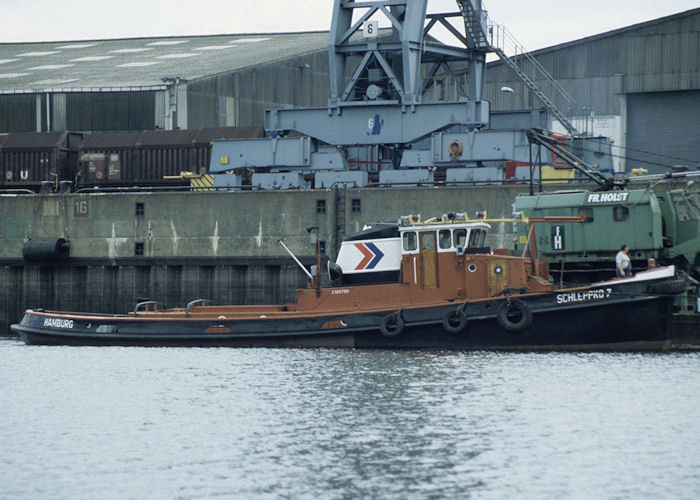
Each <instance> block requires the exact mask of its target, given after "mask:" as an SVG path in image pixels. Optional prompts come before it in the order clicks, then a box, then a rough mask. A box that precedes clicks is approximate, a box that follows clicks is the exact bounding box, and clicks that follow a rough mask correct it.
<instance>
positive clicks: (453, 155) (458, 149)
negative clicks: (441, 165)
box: [448, 141, 463, 163]
mask: <svg viewBox="0 0 700 500" xmlns="http://www.w3.org/2000/svg"><path fill="white" fill-rule="evenodd" d="M448 149H449V150H450V160H452V163H456V162H457V157H458V156H459V155H461V154H462V151H463V148H462V143H461V142H459V141H452V142H451V143H450V146H449V148H448Z"/></svg>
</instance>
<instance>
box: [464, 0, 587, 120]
mask: <svg viewBox="0 0 700 500" xmlns="http://www.w3.org/2000/svg"><path fill="white" fill-rule="evenodd" d="M457 5H458V6H459V10H460V11H461V13H462V16H463V17H464V27H465V32H466V38H467V45H468V46H469V47H470V48H472V49H475V50H483V51H485V52H495V53H496V54H497V55H498V57H499V58H500V59H501V61H503V63H504V64H505V65H506V66H508V67H509V68H510V69H511V70H512V71H513V72H514V73H515V75H516V76H517V77H518V79H519V80H520V81H521V82H522V83H523V84H524V85H525V86H526V87H527V88H528V89H530V91H531V92H532V93H533V94H534V95H535V96H536V97H537V99H539V101H540V102H541V103H542V104H543V105H544V107H545V108H546V109H547V110H548V111H549V112H551V113H552V115H553V116H554V117H555V118H556V119H557V120H558V121H559V122H560V123H561V124H562V125H563V126H564V128H566V130H567V131H568V132H569V133H570V134H573V133H576V127H574V125H573V124H572V123H571V121H570V120H569V118H567V116H566V115H565V114H564V113H563V112H562V111H560V110H559V108H557V106H556V105H555V104H554V102H553V100H552V99H550V98H549V97H547V95H546V94H545V93H544V92H543V91H542V90H541V89H540V88H539V87H538V86H537V85H536V84H535V81H534V79H533V78H531V77H529V76H528V75H527V74H526V73H525V71H524V70H523V68H522V67H521V65H519V64H518V63H519V62H520V63H521V64H523V63H525V62H527V63H529V64H530V65H531V66H532V67H533V68H534V69H535V70H536V73H537V77H538V78H539V80H540V81H541V82H543V83H546V84H548V85H549V86H550V87H551V88H552V89H553V91H554V93H555V94H557V95H558V96H559V100H560V101H562V102H563V103H564V104H565V105H566V106H567V107H568V108H569V110H570V112H571V114H574V113H577V112H578V111H580V107H579V105H578V103H577V102H576V100H575V99H574V98H573V97H571V95H570V94H569V93H568V92H567V91H566V90H565V89H564V88H563V87H562V86H561V85H560V84H559V83H558V82H557V81H556V80H555V79H554V77H552V75H551V74H550V73H549V72H548V71H547V70H546V69H545V68H544V67H543V66H542V65H541V64H540V63H539V62H538V61H537V59H535V58H534V57H533V56H532V55H531V54H530V53H529V52H527V51H525V48H524V47H523V46H522V45H521V44H520V43H519V42H518V41H517V40H516V39H515V37H514V36H513V35H512V34H511V33H509V32H508V30H506V29H505V27H504V26H502V25H498V24H494V23H489V21H488V18H487V14H486V11H485V10H483V9H482V8H481V1H480V0H457ZM507 45H510V46H513V48H514V51H513V52H514V57H510V56H509V55H508V54H507V52H506V46H507Z"/></svg>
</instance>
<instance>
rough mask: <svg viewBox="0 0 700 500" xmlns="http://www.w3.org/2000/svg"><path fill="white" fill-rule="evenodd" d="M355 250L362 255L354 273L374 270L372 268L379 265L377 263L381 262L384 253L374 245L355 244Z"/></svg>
mask: <svg viewBox="0 0 700 500" xmlns="http://www.w3.org/2000/svg"><path fill="white" fill-rule="evenodd" d="M355 248H357V249H358V250H359V251H360V252H361V253H362V255H363V257H362V260H361V261H360V263H359V264H358V265H357V267H356V268H355V271H360V270H362V269H374V267H375V266H376V265H377V264H379V261H380V260H382V257H384V253H383V252H382V251H381V250H379V249H378V248H377V246H376V245H375V244H374V243H355Z"/></svg>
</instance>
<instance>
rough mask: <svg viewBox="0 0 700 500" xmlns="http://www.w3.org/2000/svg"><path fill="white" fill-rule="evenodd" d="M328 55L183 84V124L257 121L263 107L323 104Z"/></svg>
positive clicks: (305, 57) (235, 123) (216, 124)
mask: <svg viewBox="0 0 700 500" xmlns="http://www.w3.org/2000/svg"><path fill="white" fill-rule="evenodd" d="M328 79H329V76H328V55H327V54H326V52H317V53H315V54H309V55H307V56H303V57H295V58H291V59H285V60H282V61H277V62H275V63H270V64H265V65H261V66H255V67H251V68H246V69H242V70H240V71H236V72H230V73H225V74H221V75H217V76H215V77H211V78H204V79H201V80H197V81H195V82H191V83H188V85H187V118H188V122H187V127H188V128H199V127H221V126H227V127H231V126H242V125H262V124H263V117H264V111H265V110H266V109H273V108H280V107H283V106H286V105H288V104H292V105H294V106H299V107H317V106H325V105H326V104H327V103H328Z"/></svg>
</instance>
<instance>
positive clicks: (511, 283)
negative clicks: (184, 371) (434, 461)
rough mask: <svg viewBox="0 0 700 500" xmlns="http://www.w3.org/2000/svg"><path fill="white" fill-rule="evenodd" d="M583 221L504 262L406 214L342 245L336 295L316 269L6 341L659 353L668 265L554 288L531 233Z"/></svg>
mask: <svg viewBox="0 0 700 500" xmlns="http://www.w3.org/2000/svg"><path fill="white" fill-rule="evenodd" d="M581 219H582V218H581V217H547V218H541V219H534V218H531V219H529V220H524V221H523V222H526V223H528V224H529V226H530V232H529V234H530V238H529V245H528V248H529V251H530V255H525V254H524V253H523V255H519V256H512V255H508V252H507V251H505V250H492V249H490V248H488V247H486V246H485V241H486V235H487V232H488V230H489V229H490V225H489V224H488V222H487V221H486V220H485V219H483V220H472V219H469V218H468V217H467V216H466V214H464V213H449V214H444V215H442V216H440V217H436V218H432V219H429V220H426V221H422V220H421V218H420V216H417V215H411V216H405V217H401V218H400V219H399V220H398V221H396V222H395V223H390V224H379V225H376V226H374V227H372V228H369V229H366V230H364V231H362V232H360V233H358V234H355V235H352V236H349V237H348V238H346V239H345V240H344V241H343V243H342V245H341V249H340V251H339V254H338V258H337V259H336V262H329V266H328V268H329V269H328V271H329V278H330V286H324V287H322V286H321V279H320V274H319V273H318V268H317V272H316V273H315V275H312V274H311V273H309V272H308V271H306V269H305V272H307V274H308V275H309V276H310V278H311V280H310V283H309V285H308V287H307V288H303V289H299V290H298V291H297V300H296V302H294V303H289V304H282V305H263V306H259V305H256V306H251V305H248V306H246V305H239V306H231V305H229V306H220V305H213V304H212V303H211V302H210V301H207V300H202V299H200V300H194V301H192V302H190V303H189V304H187V306H186V307H184V308H171V309H165V308H163V307H161V305H160V304H159V303H157V302H154V301H146V302H140V303H139V304H137V305H136V307H135V308H134V310H133V311H132V312H130V313H128V314H117V315H105V314H90V313H75V312H57V311H45V310H42V309H34V310H32V309H30V310H27V311H26V312H25V314H24V316H23V317H22V320H21V321H20V322H19V323H18V324H14V325H12V331H13V332H15V333H17V334H18V335H19V336H20V337H21V338H22V340H23V341H24V342H25V343H27V344H61V345H66V344H68V345H140V346H233V347H245V346H263V347H354V348H389V349H396V348H411V349H415V348H438V349H475V350H476V349H478V350H482V349H489V350H528V351H529V350H579V351H606V350H608V351H609V350H640V351H648V350H651V351H659V350H665V349H667V348H668V347H669V346H670V340H671V331H670V328H671V318H672V303H673V296H674V295H675V294H677V293H680V292H682V291H683V290H684V288H685V278H684V277H682V276H677V275H676V274H675V270H674V267H673V266H668V267H660V268H655V269H650V270H647V271H642V272H639V273H637V274H636V275H635V276H633V277H630V278H622V279H612V280H609V281H602V282H597V283H592V284H588V285H585V286H577V287H575V288H557V287H556V286H555V285H554V284H553V283H551V282H550V281H549V280H548V275H549V272H548V265H547V263H546V262H543V261H540V260H538V259H537V258H536V255H537V249H536V245H535V238H534V237H533V234H534V224H533V223H535V222H544V221H546V222H554V221H559V222H562V223H564V222H575V221H581ZM285 248H286V247H285ZM319 261H320V259H319ZM297 262H298V261H297Z"/></svg>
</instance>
